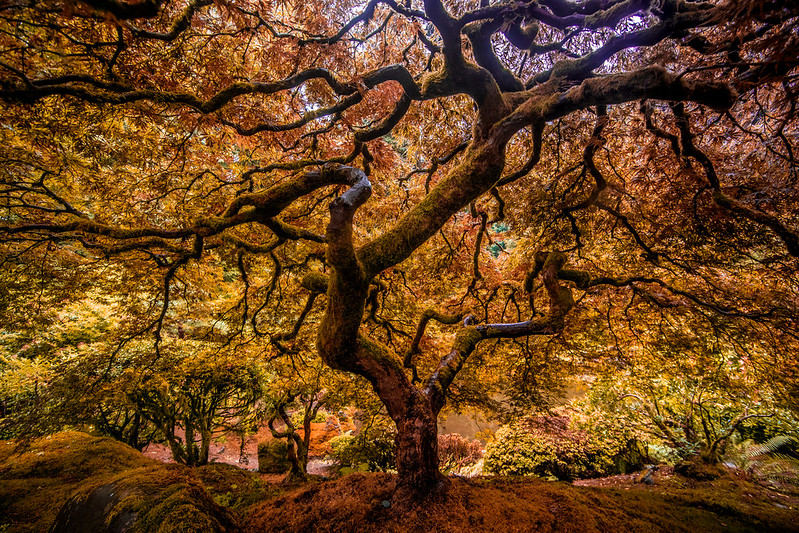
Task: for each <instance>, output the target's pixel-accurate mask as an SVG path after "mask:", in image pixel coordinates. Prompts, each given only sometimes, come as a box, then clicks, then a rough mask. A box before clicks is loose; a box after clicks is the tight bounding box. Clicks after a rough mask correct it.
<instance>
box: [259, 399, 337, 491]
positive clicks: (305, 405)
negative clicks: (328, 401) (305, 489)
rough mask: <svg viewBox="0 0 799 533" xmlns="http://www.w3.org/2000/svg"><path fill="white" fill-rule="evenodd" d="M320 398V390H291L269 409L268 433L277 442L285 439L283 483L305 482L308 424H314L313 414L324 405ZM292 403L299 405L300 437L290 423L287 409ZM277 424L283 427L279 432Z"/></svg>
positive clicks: (292, 423)
mask: <svg viewBox="0 0 799 533" xmlns="http://www.w3.org/2000/svg"><path fill="white" fill-rule="evenodd" d="M323 396H324V395H323V393H322V392H321V391H312V392H300V391H291V392H288V393H287V394H285V395H284V396H283V397H281V398H280V399H278V400H276V401H275V402H274V404H273V406H272V414H271V415H270V416H269V422H268V425H269V431H270V432H271V433H272V436H273V437H274V438H276V439H287V440H288V449H287V455H286V458H287V459H288V461H289V464H290V465H291V466H290V469H289V472H288V474H287V475H286V479H285V480H284V481H285V482H286V483H292V482H295V481H304V480H305V479H306V478H307V477H308V450H309V448H310V443H311V422H313V420H314V418H315V417H316V413H317V412H318V411H319V408H320V407H321V406H322V404H323V402H322V398H323ZM295 402H296V404H297V405H299V413H300V415H301V420H302V434H300V432H299V431H298V428H297V427H296V426H295V424H294V421H293V420H292V416H291V415H290V414H289V413H288V411H287V410H286V409H287V408H288V407H289V406H291V405H292V404H294V403H295ZM278 421H279V422H281V423H282V424H283V428H282V429H280V428H278V427H276V423H277V422H278Z"/></svg>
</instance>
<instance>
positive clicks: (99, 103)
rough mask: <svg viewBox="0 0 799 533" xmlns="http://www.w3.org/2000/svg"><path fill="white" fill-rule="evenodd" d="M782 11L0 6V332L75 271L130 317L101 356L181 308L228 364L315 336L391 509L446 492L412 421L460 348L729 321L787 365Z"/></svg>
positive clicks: (789, 256) (161, 327) (645, 4)
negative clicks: (389, 477) (366, 397)
mask: <svg viewBox="0 0 799 533" xmlns="http://www.w3.org/2000/svg"><path fill="white" fill-rule="evenodd" d="M797 14H799V13H797V9H796V7H795V6H792V5H782V4H781V3H769V2H738V1H735V0H731V1H706V2H703V1H688V0H661V1H657V2H650V1H646V0H640V1H639V0H619V1H608V2H597V1H594V0H586V1H583V2H567V1H562V0H542V1H539V2H496V3H492V2H490V1H484V2H479V3H478V2H469V1H457V2H448V3H446V4H445V3H443V2H441V1H439V0H425V1H423V2H414V1H410V2H405V3H396V2H394V1H392V0H374V1H372V2H369V3H366V4H364V3H359V2H348V1H336V2H333V3H329V2H325V3H323V4H322V3H314V2H299V3H292V2H280V3H272V2H268V1H258V2H256V1H244V0H237V1H235V2H234V1H230V2H218V3H214V2H210V1H205V0H199V1H197V0H189V1H188V2H174V3H161V2H157V1H156V2H142V3H119V2H110V1H105V0H91V1H90V2H78V3H72V2H70V3H69V4H62V3H60V2H58V1H52V2H44V3H36V4H30V5H29V4H10V5H8V6H6V7H4V8H2V10H0V18H1V19H2V25H3V28H4V31H3V32H2V36H0V50H1V51H0V54H2V64H0V67H2V72H3V74H2V78H0V98H2V99H3V100H4V102H5V104H6V113H4V117H3V119H2V121H3V127H2V128H0V135H2V154H1V155H0V158H2V161H3V165H2V170H1V171H0V172H2V176H3V178H2V180H3V181H2V183H3V186H2V192H0V201H2V205H3V215H2V225H1V226H0V233H1V234H2V240H3V243H4V244H3V251H2V254H3V255H2V264H3V268H4V273H3V279H4V281H5V282H6V286H7V287H8V292H9V294H10V296H7V297H5V298H6V299H7V301H9V302H10V304H11V305H10V307H13V308H15V309H16V310H15V311H13V312H12V313H11V314H10V315H9V318H7V319H6V320H7V322H6V324H5V325H4V327H14V323H13V322H12V321H13V317H15V316H21V315H23V314H24V313H25V312H23V311H21V309H22V308H23V307H25V306H22V305H20V302H24V301H30V302H35V303H36V305H35V306H34V310H33V311H31V310H28V311H26V312H27V313H30V314H36V309H47V308H51V307H52V306H58V305H60V303H61V300H60V298H63V297H64V295H68V293H69V291H70V290H71V287H72V285H73V283H76V286H78V287H81V286H85V285H84V283H86V281H84V280H79V279H76V277H77V276H76V274H75V273H77V272H92V273H93V274H92V275H91V276H90V277H89V282H93V283H102V285H103V287H104V290H106V291H108V293H110V294H114V295H116V297H117V298H119V300H120V302H122V303H123V304H124V308H125V317H126V318H125V322H126V324H125V326H126V327H125V331H126V334H125V335H123V336H121V337H120V338H119V339H118V348H117V349H118V350H119V351H121V350H123V349H125V347H126V346H127V345H128V344H130V343H131V342H133V340H134V339H141V338H149V339H150V341H151V349H150V350H149V353H151V354H152V357H153V360H155V361H158V360H160V359H162V358H163V357H164V355H165V353H166V351H167V348H168V347H169V345H170V344H171V343H173V342H174V339H175V338H178V339H180V338H181V336H185V325H184V323H185V322H186V321H188V320H191V319H192V317H195V316H200V317H204V318H209V317H215V318H216V319H218V320H219V321H218V322H216V321H215V322H212V323H211V324H210V325H205V321H204V320H203V321H202V322H203V328H204V329H203V331H202V335H203V336H204V337H205V338H214V339H215V340H219V341H221V342H222V343H223V344H225V345H226V346H231V347H246V346H248V345H249V343H252V342H254V339H266V340H268V341H270V342H271V344H272V346H273V347H277V346H278V345H279V343H280V342H281V340H283V335H289V336H291V335H294V336H296V335H297V332H298V331H300V330H301V329H302V327H303V324H304V323H306V322H311V321H312V322H314V323H315V324H314V325H315V327H316V332H317V337H316V341H315V346H316V350H317V351H318V353H319V355H320V356H321V358H322V360H324V362H325V363H326V364H327V365H329V366H330V367H331V368H334V369H337V370H343V371H346V372H351V373H354V374H357V375H359V376H361V377H363V378H365V379H366V380H367V381H369V382H370V383H371V385H372V387H373V388H374V390H375V392H376V394H377V395H378V396H379V397H380V399H381V400H382V402H383V403H384V405H385V407H386V409H387V412H388V414H389V415H390V417H391V418H392V419H393V421H394V422H395V424H396V426H397V470H398V473H399V488H400V490H401V491H402V492H403V493H405V494H419V493H424V492H426V491H429V490H431V489H434V488H436V487H439V486H441V483H440V482H441V479H442V478H441V476H440V474H439V472H438V454H437V449H436V447H437V439H436V431H437V429H436V418H437V416H438V413H439V412H440V411H441V409H442V408H443V407H444V405H445V403H446V400H447V396H448V394H450V393H451V392H453V391H455V390H456V389H460V391H462V392H463V393H464V394H463V396H464V397H468V392H469V390H470V386H469V384H468V383H464V380H460V381H459V382H457V383H456V379H457V377H458V374H459V373H460V372H461V370H462V369H463V368H464V367H468V366H469V365H467V363H468V362H469V361H470V359H472V358H475V359H479V360H480V362H482V363H483V364H484V365H486V366H487V367H488V368H490V369H492V370H493V371H494V372H496V373H503V372H505V373H508V372H510V373H513V372H517V371H520V370H522V369H524V370H526V369H529V368H532V369H535V368H542V367H546V366H547V361H546V359H547V358H550V356H551V355H552V354H556V353H557V350H555V349H554V347H556V346H557V345H558V344H559V343H565V342H568V341H569V335H575V336H579V335H580V334H582V333H587V332H588V328H589V327H590V326H591V324H592V323H594V322H596V319H597V317H606V325H603V326H602V328H601V330H600V331H593V330H592V331H590V334H591V335H592V336H593V337H594V338H596V336H597V335H598V334H600V335H606V336H610V337H612V336H613V335H614V331H615V329H614V326H613V324H614V320H615V319H616V318H617V317H616V312H615V311H613V310H614V309H619V308H621V309H623V313H625V314H629V313H636V312H642V311H641V310H643V309H654V310H656V311H657V312H660V313H662V316H663V319H664V320H668V319H669V317H670V316H672V315H675V316H679V314H680V313H681V312H682V311H683V310H684V309H696V310H698V312H700V313H702V314H704V315H705V316H707V317H708V319H707V325H706V327H712V317H713V316H718V315H720V316H734V317H737V318H740V319H741V320H742V321H748V322H751V323H753V324H756V325H757V326H758V327H757V328H755V329H754V330H753V331H756V332H757V333H758V335H759V337H758V338H760V339H762V342H764V343H765V342H767V341H766V339H773V340H775V341H778V342H779V343H780V346H779V347H778V348H776V350H777V351H782V350H785V351H784V353H786V354H790V353H791V350H793V348H786V347H793V346H795V345H796V336H795V331H796V327H795V326H796V315H795V312H796V308H797V306H796V305H795V304H796V287H797V283H796V259H797V255H799V235H798V234H797V229H796V227H797V225H796V221H797V219H796V217H797V211H796V210H797V206H798V205H799V202H797V201H796V200H797V198H796V187H795V179H796V160H795V157H794V154H795V144H796V77H795V73H796V70H795V69H796V65H797V52H798V51H799V46H798V45H797V37H796V35H797V32H796V22H797ZM392 43H403V45H402V46H393V45H392ZM327 206H329V210H328V209H326V207H327ZM467 208H468V209H467ZM356 215H357V216H356ZM567 263H571V265H570V266H569V267H567ZM98 271H104V272H114V275H113V276H110V278H111V279H107V278H109V276H106V277H105V278H102V277H100V276H98V275H97V272H98ZM218 273H221V274H222V276H223V277H222V281H223V282H226V283H228V282H234V281H235V282H237V283H238V285H239V292H238V294H239V296H238V298H237V299H236V301H235V302H234V303H231V302H230V299H229V298H226V297H223V298H220V297H219V295H218V294H214V290H213V287H214V285H215V283H213V281H216V280H215V277H214V276H215V275H217V274H218ZM432 280H434V282H433V283H431V281H432ZM209 284H210V288H209ZM42 286H49V287H52V288H51V289H50V291H49V292H48V295H52V296H51V297H49V298H44V297H42V293H41V291H40V287H42ZM225 294H227V295H229V291H225ZM178 295H179V296H178ZM321 295H324V297H320V296H321ZM650 326H652V325H651V324H650ZM193 331H197V330H193ZM445 331H446V332H448V333H449V332H452V331H454V337H452V336H451V335H450V334H445V333H444V332H445ZM429 333H436V336H435V337H432V336H431V335H430V334H429ZM498 339H514V340H513V341H512V343H507V344H505V345H503V346H499V347H496V345H495V344H494V343H496V342H497V340H498ZM769 342H770V341H769ZM774 344H777V342H774ZM612 345H613V344H612V342H611V343H609V344H608V346H611V347H612ZM276 349H279V348H276ZM603 351H604V350H603V348H602V347H601V346H600V347H597V345H592V352H594V353H587V354H585V356H586V357H588V358H590V357H596V358H599V357H603V356H605V355H607V354H605V353H602V352H603ZM610 351H612V348H611V349H610ZM794 352H795V350H794ZM436 354H438V355H436ZM442 354H443V355H442ZM611 355H612V354H611ZM789 358H790V360H791V361H792V360H793V359H792V356H789ZM541 359H544V360H545V361H544V362H541ZM579 362H580V361H577V360H572V361H570V362H569V363H570V364H572V365H576V364H577V363H579ZM789 364H790V363H787V364H786V366H788V365H789ZM793 368H795V365H794V367H793ZM467 372H468V370H467ZM521 373H522V377H524V378H530V377H531V374H530V373H529V372H525V371H522V372H521ZM464 375H468V374H464ZM511 377H513V376H511ZM514 381H515V382H516V383H520V382H522V381H524V379H518V380H514V379H510V380H503V379H498V380H496V382H497V383H507V382H510V383H513V382H514ZM478 389H479V388H478ZM478 392H479V390H478ZM483 393H485V391H483Z"/></svg>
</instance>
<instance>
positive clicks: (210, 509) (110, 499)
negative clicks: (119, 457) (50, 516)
mask: <svg viewBox="0 0 799 533" xmlns="http://www.w3.org/2000/svg"><path fill="white" fill-rule="evenodd" d="M237 529H238V528H237V527H236V524H235V520H234V517H233V515H232V513H231V512H230V511H229V510H227V509H225V508H224V507H222V506H220V505H218V504H217V503H216V502H214V500H213V499H212V497H211V495H210V494H209V493H208V492H207V491H206V490H205V487H204V486H203V484H202V483H201V482H200V481H199V480H197V479H195V478H194V477H193V474H192V472H190V471H189V470H188V469H186V468H184V467H181V466H177V465H161V466H159V467H155V468H152V467H151V468H140V469H136V470H130V471H127V472H123V473H121V474H119V475H118V476H117V477H116V478H114V479H113V480H111V481H110V482H108V483H104V484H102V485H100V486H96V483H84V484H83V485H82V486H81V488H80V489H79V490H78V492H77V493H76V494H74V495H73V496H72V497H71V498H70V499H69V501H67V502H66V503H65V504H64V505H63V506H62V507H61V510H60V511H59V513H58V516H57V517H56V520H55V522H54V524H53V527H52V529H51V531H57V532H59V533H62V532H63V533H72V532H75V533H79V532H83V531H86V532H89V531H97V532H100V531H109V532H123V531H128V532H130V533H137V532H155V531H157V532H163V533H166V532H177V531H187V532H188V531H203V532H208V533H212V532H219V533H222V532H225V531H236V530H237Z"/></svg>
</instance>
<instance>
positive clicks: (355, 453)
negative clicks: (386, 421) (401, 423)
mask: <svg viewBox="0 0 799 533" xmlns="http://www.w3.org/2000/svg"><path fill="white" fill-rule="evenodd" d="M395 436H396V432H395V431H393V430H392V429H390V428H388V427H372V428H370V429H369V430H368V431H365V432H363V433H361V434H359V435H350V434H345V435H339V436H338V437H333V438H332V439H330V448H331V449H332V450H333V452H332V454H331V455H332V457H333V458H334V459H335V460H336V461H338V464H339V466H341V467H343V468H350V469H355V470H365V471H369V472H387V471H389V470H392V469H393V468H394V455H395V452H394V438H395Z"/></svg>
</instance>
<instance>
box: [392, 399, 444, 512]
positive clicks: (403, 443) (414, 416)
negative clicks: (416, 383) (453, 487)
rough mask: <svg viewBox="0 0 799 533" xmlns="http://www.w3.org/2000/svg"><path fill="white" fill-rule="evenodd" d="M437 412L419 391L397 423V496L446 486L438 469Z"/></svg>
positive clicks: (435, 490) (416, 496) (427, 491)
mask: <svg viewBox="0 0 799 533" xmlns="http://www.w3.org/2000/svg"><path fill="white" fill-rule="evenodd" d="M437 418H438V414H437V413H435V412H434V411H433V409H432V406H431V402H430V401H429V400H428V399H427V397H426V396H424V395H419V396H418V399H417V400H416V401H415V402H411V405H410V406H409V409H408V411H407V413H406V414H405V416H403V417H399V418H398V419H396V420H395V423H396V424H397V438H396V454H397V475H398V481H397V483H398V484H397V493H396V496H395V497H396V498H399V499H404V498H414V499H416V498H418V497H419V496H423V495H427V494H432V493H436V492H438V491H440V490H441V489H443V488H444V487H445V486H446V478H445V477H444V476H443V475H442V474H441V472H440V471H439V469H438V423H437Z"/></svg>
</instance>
